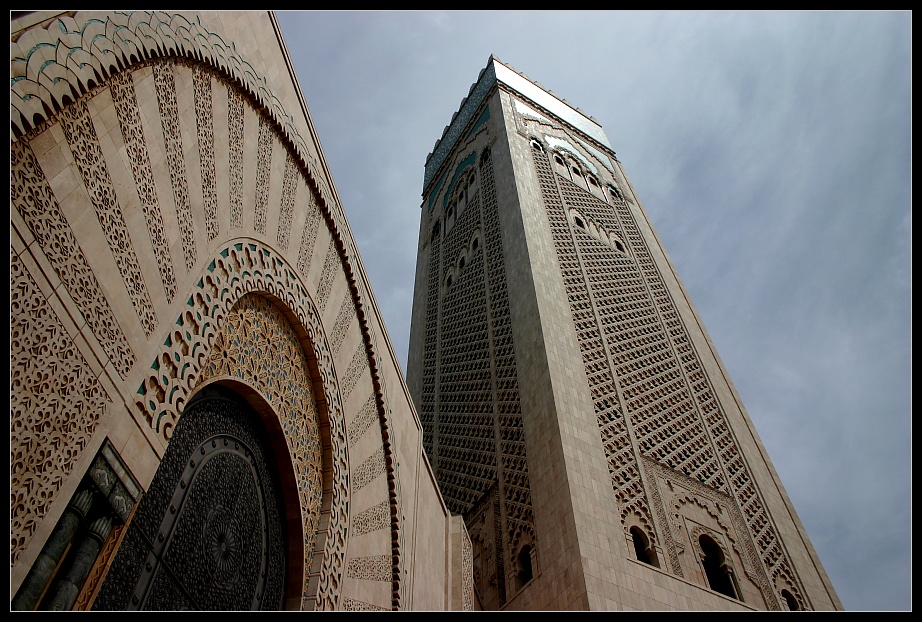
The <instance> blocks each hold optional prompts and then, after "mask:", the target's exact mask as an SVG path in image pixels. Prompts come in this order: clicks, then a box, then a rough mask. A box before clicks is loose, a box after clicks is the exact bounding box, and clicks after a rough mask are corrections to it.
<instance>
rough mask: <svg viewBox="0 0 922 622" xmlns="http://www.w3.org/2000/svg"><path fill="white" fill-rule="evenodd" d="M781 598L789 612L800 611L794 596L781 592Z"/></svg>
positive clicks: (785, 591) (787, 592)
mask: <svg viewBox="0 0 922 622" xmlns="http://www.w3.org/2000/svg"><path fill="white" fill-rule="evenodd" d="M781 598H783V599H784V602H786V603H787V604H788V609H789V610H790V611H800V605H798V604H797V599H796V598H794V595H793V594H791V593H790V592H789V591H787V590H781Z"/></svg>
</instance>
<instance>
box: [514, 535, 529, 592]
mask: <svg viewBox="0 0 922 622" xmlns="http://www.w3.org/2000/svg"><path fill="white" fill-rule="evenodd" d="M516 561H517V562H518V564H517V565H518V572H516V575H515V589H516V590H520V589H522V588H523V587H524V586H525V584H526V583H528V582H529V581H531V578H532V577H533V576H534V572H533V570H532V567H531V547H530V546H528V545H527V544H526V545H525V546H523V547H522V548H521V549H519V554H518V556H517V557H516Z"/></svg>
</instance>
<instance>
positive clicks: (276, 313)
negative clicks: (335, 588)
mask: <svg viewBox="0 0 922 622" xmlns="http://www.w3.org/2000/svg"><path fill="white" fill-rule="evenodd" d="M221 376H230V377H233V378H238V379H240V380H243V381H245V382H247V383H249V384H250V385H252V386H253V387H255V388H256V389H258V390H259V392H260V393H262V395H263V396H264V397H265V398H266V399H267V400H268V402H269V404H271V406H272V408H273V410H274V411H275V413H276V415H277V416H278V419H279V423H280V424H281V426H282V430H283V431H284V432H285V440H286V441H287V443H288V451H289V453H290V455H291V459H292V463H293V466H294V472H295V478H296V480H297V482H298V494H299V496H300V501H301V518H302V524H303V529H304V556H305V559H304V567H305V568H310V565H311V558H312V556H313V551H314V542H315V540H316V538H317V525H318V523H319V521H320V504H321V496H322V492H323V483H322V480H321V471H322V469H323V448H322V447H321V443H320V430H319V422H318V419H317V406H316V404H315V399H314V395H313V391H312V388H311V376H310V370H309V369H308V366H307V360H306V359H305V357H304V352H303V351H302V349H301V343H300V341H299V340H298V336H297V334H296V333H295V332H294V329H292V327H291V325H290V324H289V323H288V320H287V319H285V316H284V315H283V314H282V312H281V311H280V310H279V308H278V307H276V306H275V305H274V304H272V303H271V302H269V301H268V300H266V299H265V298H263V297H262V296H258V295H255V294H249V295H247V296H244V297H243V298H241V299H240V301H239V302H237V304H236V305H234V307H233V309H231V311H230V313H228V314H227V317H226V319H225V322H224V328H223V329H222V330H221V333H220V334H219V335H218V337H217V339H216V340H215V343H214V346H213V347H212V351H211V354H210V355H209V357H208V364H207V365H206V367H205V369H204V370H203V372H202V378H201V379H202V382H205V381H207V380H208V379H210V378H217V377H221Z"/></svg>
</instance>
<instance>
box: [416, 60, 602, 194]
mask: <svg viewBox="0 0 922 622" xmlns="http://www.w3.org/2000/svg"><path fill="white" fill-rule="evenodd" d="M500 83H501V84H503V85H505V86H506V87H507V88H510V89H512V90H513V91H515V92H517V93H519V94H520V95H522V96H524V97H526V98H527V99H529V100H531V101H532V102H534V103H535V104H537V105H539V106H541V107H542V108H543V109H544V110H546V111H547V112H549V113H551V114H552V115H554V116H556V117H557V118H559V119H560V120H562V121H564V122H566V123H568V124H569V125H571V126H573V127H574V128H576V129H578V130H579V131H581V132H583V133H584V134H586V135H587V136H588V137H590V138H592V139H593V140H595V141H597V142H599V143H601V144H602V145H605V146H606V147H608V148H609V149H611V144H610V143H609V141H608V137H607V136H605V132H603V131H602V126H601V125H599V124H598V123H597V122H596V120H595V119H593V118H592V117H590V116H587V115H586V114H584V113H583V112H582V111H580V110H579V109H578V108H576V107H575V106H573V105H572V104H570V103H569V102H567V101H566V100H565V99H562V98H560V97H557V96H556V95H555V94H554V93H553V92H552V91H550V90H548V89H546V88H545V87H543V86H541V84H539V83H538V82H535V81H534V80H532V79H530V78H528V77H527V76H526V75H525V74H523V73H521V72H519V71H517V70H515V69H513V68H512V67H511V66H509V65H508V64H506V63H504V62H502V61H500V60H499V59H498V58H497V57H496V56H495V55H493V54H491V55H490V58H489V59H488V60H487V64H486V66H485V67H484V68H483V69H482V70H481V71H480V75H479V76H478V77H477V81H476V82H474V84H472V85H471V88H470V90H469V91H468V94H467V97H465V98H464V99H463V100H461V104H460V105H459V106H458V110H457V111H456V112H455V113H454V115H452V118H451V122H450V123H449V124H448V125H446V126H445V129H444V130H443V131H442V136H441V137H440V138H439V139H438V140H437V141H436V142H435V146H434V147H433V148H432V151H431V152H430V153H429V155H428V156H427V157H426V170H425V175H424V177H423V188H426V187H428V185H429V182H430V181H432V178H433V177H434V176H435V173H436V171H438V169H439V167H440V166H441V165H442V163H443V162H444V160H445V158H446V157H447V156H448V154H449V153H450V152H451V150H452V149H453V148H454V146H455V143H457V141H458V138H459V136H460V135H461V132H462V131H463V130H464V128H465V127H466V126H467V124H468V123H469V122H470V121H471V119H472V117H473V116H474V114H475V113H476V111H477V110H478V109H479V108H480V105H481V104H482V103H483V101H484V99H485V98H486V96H487V95H488V94H489V93H490V91H491V90H492V88H493V86H494V85H497V84H500Z"/></svg>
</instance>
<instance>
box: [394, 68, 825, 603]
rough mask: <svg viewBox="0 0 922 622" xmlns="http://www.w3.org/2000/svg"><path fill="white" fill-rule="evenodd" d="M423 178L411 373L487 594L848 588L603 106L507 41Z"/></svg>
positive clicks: (668, 594)
mask: <svg viewBox="0 0 922 622" xmlns="http://www.w3.org/2000/svg"><path fill="white" fill-rule="evenodd" d="M422 197H423V201H422V206H421V219H420V235H419V255H418V260H417V270H416V285H415V294H414V305H413V321H412V328H411V335H410V352H409V361H408V370H407V375H408V383H409V386H410V390H411V393H412V395H413V398H414V400H415V402H416V406H417V410H418V411H419V415H420V418H421V419H422V422H423V426H424V446H425V450H426V453H427V455H428V457H429V460H430V463H431V466H432V469H433V471H434V472H435V475H436V478H437V479H438V482H439V486H440V490H441V492H442V494H443V496H444V498H445V501H446V503H447V504H448V506H449V508H450V509H451V511H452V512H454V513H457V514H462V515H463V516H464V518H465V522H466V524H467V528H468V531H469V532H470V536H471V540H472V543H473V547H474V581H475V591H476V593H477V597H478V598H479V599H480V604H481V606H482V607H483V608H484V609H536V610H538V609H541V610H547V609H557V610H562V609H578V610H651V609H659V610H671V609H675V610H687V609H714V610H721V609H722V610H789V609H790V610H820V609H841V608H842V605H841V603H840V601H839V599H838V597H837V595H836V593H835V590H834V588H833V587H832V584H831V582H830V580H829V578H828V577H827V575H826V573H825V571H824V570H823V566H822V564H821V563H820V560H819V558H818V557H817V554H816V551H815V550H814V548H813V546H812V544H811V543H810V540H809V538H808V537H807V534H806V532H805V530H804V528H803V525H802V524H801V523H800V520H799V519H798V518H797V515H796V513H795V511H794V509H793V506H792V504H791V501H790V499H789V498H788V496H787V493H786V492H785V490H784V488H783V486H782V484H781V481H780V480H779V478H778V475H777V473H776V471H775V469H774V468H773V466H772V464H771V462H770V461H769V458H768V456H767V453H766V451H765V448H764V447H763V445H762V443H761V441H760V440H759V438H758V435H757V434H756V431H755V429H754V427H753V425H752V422H751V421H750V419H749V417H748V415H747V414H746V411H745V409H744V407H743V404H742V402H741V400H740V398H739V395H738V394H737V393H736V390H735V389H734V388H733V385H732V383H731V382H730V380H729V377H728V374H727V372H726V369H725V368H724V366H723V364H722V363H721V361H720V359H719V357H718V355H717V353H716V350H715V348H714V345H713V343H712V342H711V341H710V339H709V337H708V335H707V332H706V331H705V328H704V326H703V324H702V322H701V319H700V317H699V316H698V314H697V312H696V311H695V309H694V307H693V305H692V303H691V300H690V298H689V295H688V292H687V291H686V290H685V288H684V287H683V285H682V283H681V281H680V280H679V277H678V275H677V274H676V271H675V269H674V267H673V265H672V263H671V262H670V260H669V258H668V256H667V254H666V251H665V249H664V248H663V247H662V245H661V243H660V240H659V238H658V237H657V235H656V233H655V232H654V230H653V227H652V225H651V223H650V220H649V218H648V217H647V214H646V212H645V210H644V207H643V205H642V204H641V202H640V200H639V199H638V197H637V194H636V193H635V191H634V188H633V186H632V185H631V183H630V181H629V180H628V178H627V175H626V173H625V171H624V168H623V166H622V164H621V162H620V161H619V160H618V159H617V157H616V156H615V153H614V151H613V149H612V146H611V143H610V142H609V140H608V138H607V137H606V136H605V133H604V132H603V131H602V128H601V126H600V125H599V124H598V123H597V122H596V121H595V120H593V119H592V118H591V117H588V116H586V115H585V114H583V113H582V112H580V111H579V110H577V109H576V108H574V107H572V106H571V105H570V104H568V103H567V102H565V101H563V100H561V99H559V98H558V97H556V96H555V95H553V94H552V93H550V92H548V91H547V90H545V89H544V88H542V87H541V86H539V85H537V84H536V83H534V82H532V81H531V80H529V79H528V78H526V77H524V76H523V75H521V74H519V73H518V72H516V71H515V70H513V69H511V68H510V67H508V66H507V65H505V64H503V63H501V62H499V61H498V60H497V59H496V58H493V57H491V58H490V59H489V61H488V63H487V65H486V67H485V68H484V69H483V71H481V73H480V76H479V78H478V80H477V82H476V83H475V84H474V85H473V86H472V87H471V90H470V92H469V94H468V96H467V97H466V98H465V99H464V100H463V101H462V103H461V106H460V108H459V109H458V111H457V112H456V113H455V114H454V116H453V117H452V120H451V123H450V124H449V125H448V126H447V127H446V128H445V131H444V133H443V134H442V136H441V138H440V139H439V140H438V141H437V142H436V144H435V147H434V149H433V151H432V153H431V154H430V155H429V157H428V158H427V160H426V167H425V178H424V184H423V193H422Z"/></svg>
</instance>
